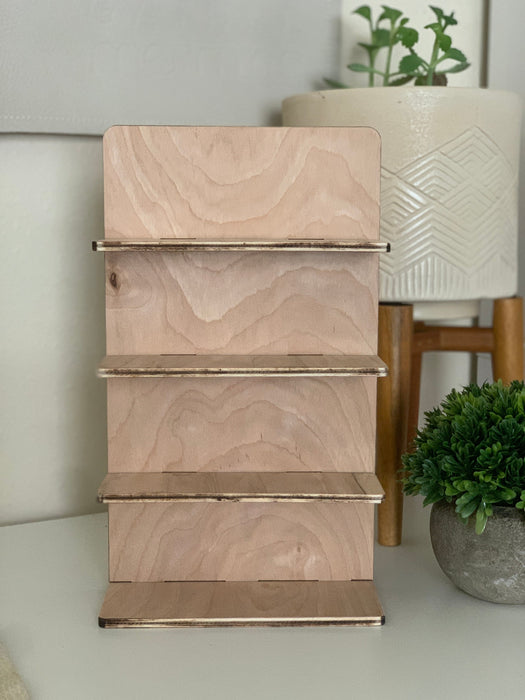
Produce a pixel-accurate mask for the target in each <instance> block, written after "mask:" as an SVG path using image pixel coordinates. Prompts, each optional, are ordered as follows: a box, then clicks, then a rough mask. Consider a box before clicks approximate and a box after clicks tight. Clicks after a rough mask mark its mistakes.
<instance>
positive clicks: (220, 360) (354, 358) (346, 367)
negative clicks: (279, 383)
mask: <svg viewBox="0 0 525 700" xmlns="http://www.w3.org/2000/svg"><path fill="white" fill-rule="evenodd" d="M97 373H98V376H99V377H105V378H112V377H289V376H292V377H302V376H321V377H323V376H324V377H326V376H333V375H337V376H346V377H353V376H363V375H368V376H375V377H384V376H386V375H387V374H388V369H387V366H386V365H385V363H384V362H383V361H382V360H381V359H380V358H379V357H377V355H107V356H106V357H105V358H104V359H103V360H102V362H101V364H100V365H99V368H98V372H97Z"/></svg>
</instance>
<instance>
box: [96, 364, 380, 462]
mask: <svg viewBox="0 0 525 700" xmlns="http://www.w3.org/2000/svg"><path fill="white" fill-rule="evenodd" d="M376 381H377V380H376V379H375V378H374V377H346V378H345V377H301V378H296V377H286V378H274V379H272V378H265V377H263V378H240V379H235V378H226V377H220V378H211V377H210V378H208V377H203V378H181V379H165V378H160V379H156V378H155V379H152V378H149V379H148V378H131V379H128V378H117V379H108V380H107V384H108V446H109V471H110V472H127V471H130V472H140V471H148V472H160V471H241V472H242V471H370V472H371V471H374V454H375V453H374V447H375V421H376V408H375V406H376Z"/></svg>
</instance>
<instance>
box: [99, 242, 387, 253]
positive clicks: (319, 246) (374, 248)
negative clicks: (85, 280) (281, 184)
mask: <svg viewBox="0 0 525 700" xmlns="http://www.w3.org/2000/svg"><path fill="white" fill-rule="evenodd" d="M92 247H93V250H94V251H100V252H103V253H109V252H118V253H126V252H143V253H145V252H147V253H150V252H156V251H160V252H163V253H174V252H194V251H214V252H220V251H222V252H224V251H255V252H260V251H279V250H285V251H289V252H300V251H304V250H308V251H341V252H352V253H387V252H388V251H389V250H390V244H389V243H386V242H384V241H368V240H366V239H358V240H356V239H354V240H331V239H326V238H282V239H267V240H249V241H248V240H235V239H223V240H203V239H197V238H159V239H152V240H146V241H138V240H132V239H130V240H127V241H125V240H124V241H122V240H112V239H104V240H101V241H93V243H92Z"/></svg>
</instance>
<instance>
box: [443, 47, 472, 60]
mask: <svg viewBox="0 0 525 700" xmlns="http://www.w3.org/2000/svg"><path fill="white" fill-rule="evenodd" d="M445 58H451V59H452V60H453V61H461V62H462V63H466V62H467V57H466V56H465V54H464V53H463V51H460V50H459V49H449V50H448V51H447V52H446V53H445V55H444V56H443V59H445Z"/></svg>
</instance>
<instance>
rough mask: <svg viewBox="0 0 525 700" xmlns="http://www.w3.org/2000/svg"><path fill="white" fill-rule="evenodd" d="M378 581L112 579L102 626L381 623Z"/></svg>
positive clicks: (100, 619) (105, 600) (101, 621)
mask: <svg viewBox="0 0 525 700" xmlns="http://www.w3.org/2000/svg"><path fill="white" fill-rule="evenodd" d="M384 621H385V618H384V614H383V610H382V608H381V604H380V602H379V599H378V597H377V594H376V590H375V586H374V584H373V582H372V581H170V582H158V583H157V582H155V583H127V582H126V583H110V584H109V588H108V591H107V593H106V597H105V599H104V603H103V604H102V609H101V611H100V616H99V625H100V626H101V627H108V628H109V627H112V628H115V627H216V626H228V627H232V626H237V627H246V626H260V625H263V626H264V625H266V626H300V625H354V626H378V625H382V624H383V623H384Z"/></svg>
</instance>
